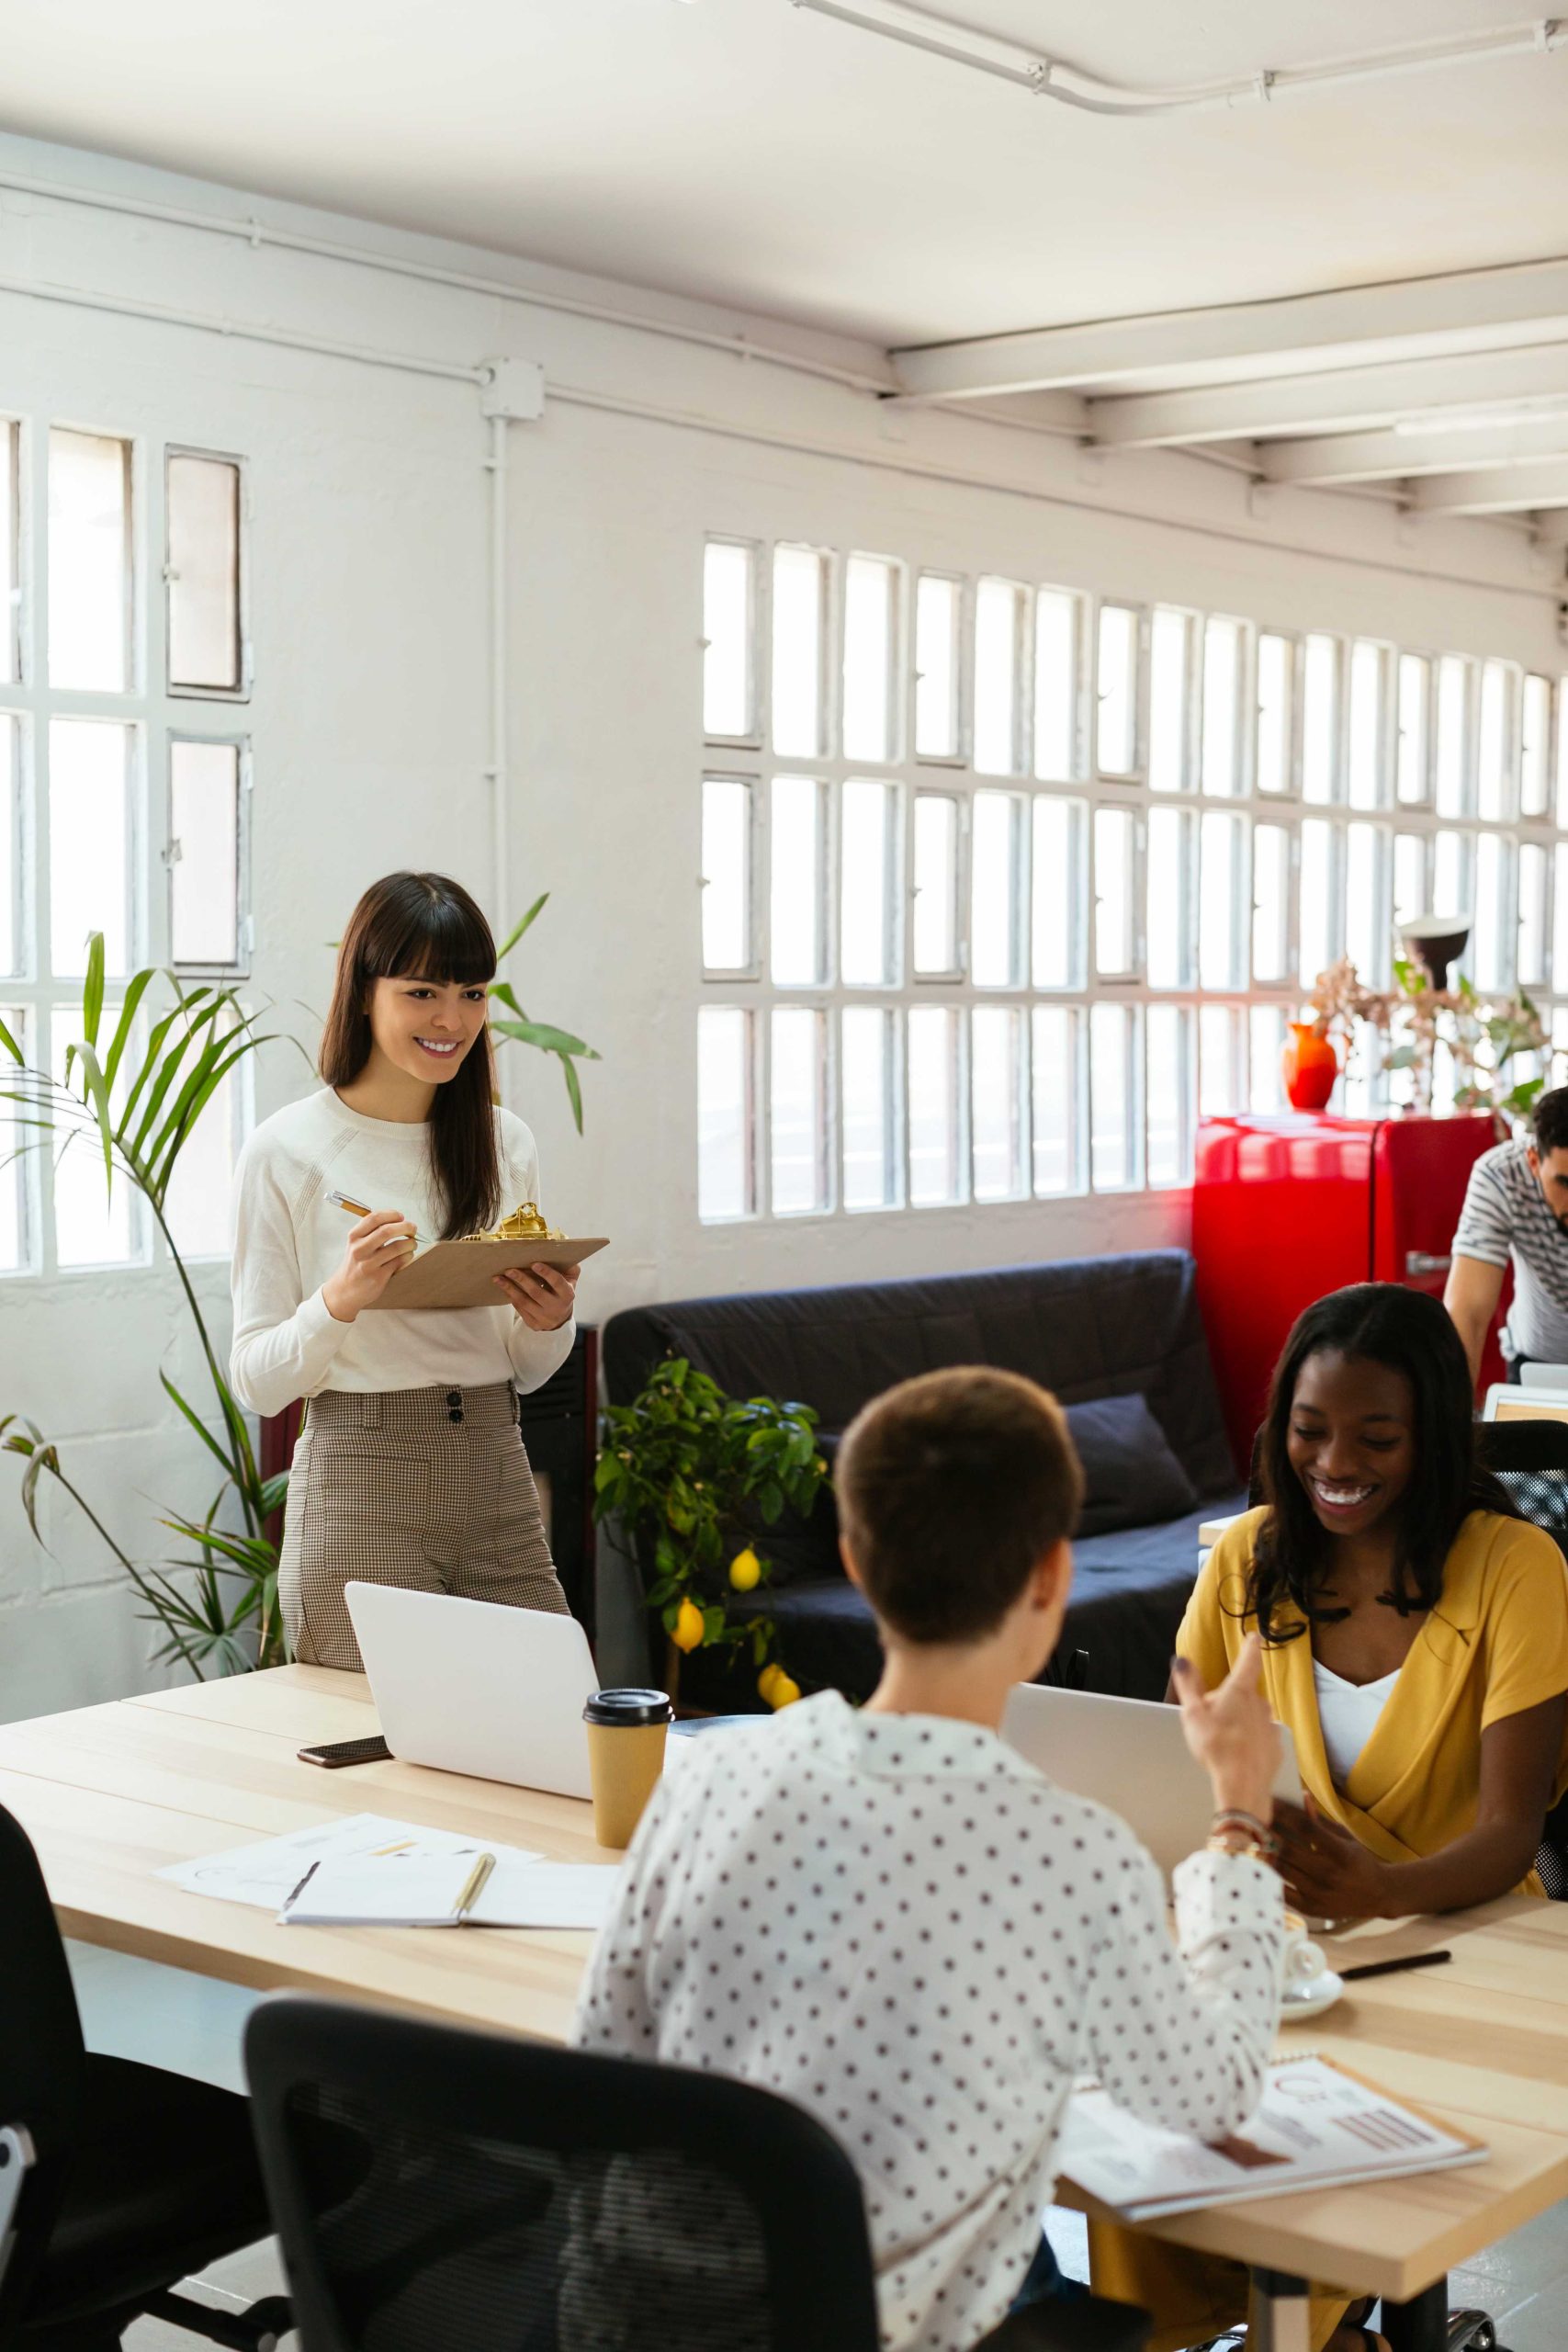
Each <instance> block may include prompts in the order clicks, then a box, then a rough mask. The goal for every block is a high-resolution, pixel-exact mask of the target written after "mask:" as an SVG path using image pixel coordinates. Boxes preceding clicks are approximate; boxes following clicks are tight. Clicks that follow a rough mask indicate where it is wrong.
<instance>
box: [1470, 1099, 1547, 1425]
mask: <svg viewBox="0 0 1568 2352" xmlns="http://www.w3.org/2000/svg"><path fill="white" fill-rule="evenodd" d="M1530 1125H1531V1135H1530V1137H1529V1141H1528V1142H1527V1141H1526V1140H1524V1139H1523V1138H1522V1137H1517V1138H1516V1139H1515V1140H1514V1141H1513V1142H1512V1143H1503V1144H1498V1145H1497V1146H1496V1147H1495V1148H1494V1149H1493V1150H1491V1151H1488V1152H1483V1154H1482V1156H1481V1158H1480V1159H1478V1160H1477V1161H1476V1163H1475V1165H1474V1167H1473V1168H1472V1170H1471V1172H1470V1189H1469V1191H1468V1192H1467V1193H1465V1196H1464V1208H1463V1211H1462V1212H1461V1216H1460V1221H1459V1230H1458V1232H1457V1233H1456V1234H1455V1235H1454V1255H1453V1269H1452V1271H1451V1272H1450V1275H1449V1282H1448V1288H1447V1289H1446V1290H1445V1292H1444V1293H1443V1304H1444V1306H1446V1307H1447V1308H1448V1310H1449V1313H1450V1315H1451V1316H1452V1317H1453V1319H1454V1323H1455V1326H1456V1327H1457V1329H1458V1331H1459V1335H1460V1338H1461V1340H1463V1341H1464V1348H1465V1353H1466V1354H1467V1355H1468V1356H1469V1358H1470V1371H1471V1377H1472V1380H1473V1379H1476V1378H1478V1377H1479V1375H1480V1371H1481V1353H1482V1350H1483V1347H1484V1346H1485V1344H1486V1334H1487V1332H1488V1330H1489V1329H1491V1324H1492V1317H1493V1316H1494V1315H1495V1313H1496V1311H1497V1301H1498V1299H1499V1298H1500V1297H1501V1295H1502V1291H1503V1276H1504V1274H1505V1273H1506V1271H1507V1267H1508V1262H1509V1261H1510V1259H1511V1260H1512V1261H1513V1267H1514V1297H1513V1304H1512V1305H1511V1306H1510V1307H1509V1309H1508V1320H1507V1324H1506V1328H1505V1329H1504V1332H1503V1352H1504V1354H1505V1355H1506V1357H1507V1359H1508V1374H1509V1377H1510V1379H1515V1380H1517V1377H1518V1368H1519V1366H1520V1364H1521V1363H1530V1362H1538V1363H1568V1086H1557V1087H1553V1088H1552V1090H1551V1092H1550V1093H1549V1094H1542V1095H1540V1097H1539V1098H1538V1100H1537V1102H1536V1106H1535V1112H1534V1115H1533V1117H1532V1119H1531V1123H1530Z"/></svg>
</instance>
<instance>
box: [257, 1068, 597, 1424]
mask: <svg viewBox="0 0 1568 2352" xmlns="http://www.w3.org/2000/svg"><path fill="white" fill-rule="evenodd" d="M495 1118H496V1128H497V1138H496V1139H497V1143H498V1146H499V1148H500V1155H501V1193H502V1214H503V1215H504V1214H505V1213H506V1212H507V1211H509V1210H511V1209H513V1208H515V1207H516V1206H517V1204H518V1203H519V1202H521V1201H536V1200H537V1198H538V1194H539V1155H538V1152H537V1150H536V1147H535V1143H534V1138H533V1136H532V1134H531V1133H530V1131H529V1129H528V1128H527V1127H526V1126H525V1125H524V1124H523V1121H522V1120H521V1119H519V1118H516V1117H515V1116H514V1115H513V1113H512V1112H510V1111H502V1110H497V1112H496V1114H495ZM334 1192H342V1193H348V1194H349V1196H350V1198H351V1199H353V1200H356V1201H363V1202H365V1204H366V1205H367V1207H369V1208H374V1209H400V1211H401V1212H402V1214H403V1215H404V1216H406V1217H407V1218H408V1219H409V1220H410V1222H411V1223H412V1225H414V1226H416V1227H418V1229H419V1231H420V1232H421V1233H423V1234H426V1235H429V1236H431V1237H434V1236H435V1235H437V1234H439V1232H440V1230H441V1226H442V1222H443V1214H442V1208H441V1203H440V1196H439V1194H438V1193H437V1190H436V1186H435V1180H434V1170H433V1169H432V1167H431V1164H430V1131H429V1129H428V1127H427V1126H425V1125H408V1124H404V1123H402V1122H400V1121H396V1120H391V1119H367V1117H366V1116H365V1115H364V1114H363V1113H362V1112H359V1111H351V1110H350V1109H349V1108H348V1105H347V1104H346V1103H341V1102H340V1101H339V1100H338V1097H337V1096H336V1094H335V1093H334V1092H333V1090H332V1088H331V1087H322V1088H321V1091H319V1092H318V1093H315V1094H309V1095H307V1096H306V1097H305V1098H304V1100H303V1101H302V1102H299V1103H290V1104H289V1105H288V1109H287V1110H283V1111H278V1112H276V1113H275V1114H274V1115H273V1116H272V1117H271V1118H270V1119H264V1120H263V1122H262V1124H261V1125H260V1126H259V1127H257V1128H256V1130H255V1132H254V1135H253V1136H251V1138H250V1141H249V1142H248V1143H247V1144H246V1146H245V1148H244V1150H243V1153H242V1154H241V1158H240V1165H239V1169H238V1171H237V1173H236V1177H235V1211H234V1257H233V1275H232V1283H233V1298H234V1344H233V1351H232V1354H231V1358H230V1378H231V1385H232V1386H233V1390H234V1394H235V1396H236V1397H238V1398H239V1400H240V1402H241V1404H242V1405H243V1406H245V1407H247V1408H249V1410H250V1411H252V1412H254V1413H276V1412H281V1411H282V1409H283V1408H284V1407H285V1406H286V1405H290V1404H292V1403H293V1402H294V1400H295V1398H296V1397H313V1396H315V1394H316V1393H317V1391H318V1390H319V1389H322V1388H348V1389H356V1390H360V1391H367V1390H374V1391H385V1390H388V1389H394V1388H431V1387H452V1388H471V1387H479V1386H480V1385H485V1384H487V1383H490V1382H493V1381H498V1380H510V1381H513V1382H514V1383H515V1384H516V1385H517V1386H518V1387H519V1388H521V1389H525V1390H527V1389H531V1388H537V1387H539V1386H541V1385H542V1384H543V1383H544V1382H545V1381H547V1379H548V1378H549V1376H550V1374H551V1373H552V1372H555V1371H556V1370H557V1369H558V1366H559V1365H561V1364H562V1363H565V1361H566V1359H567V1357H568V1355H569V1354H570V1351H571V1344H572V1339H573V1336H574V1333H575V1329H576V1326H575V1324H573V1323H567V1324H566V1325H564V1326H563V1327H562V1329H560V1330H558V1331H531V1330H530V1329H528V1327H527V1325H526V1324H525V1323H524V1322H523V1321H522V1320H521V1319H520V1318H519V1317H518V1316H517V1315H516V1314H515V1313H514V1312H513V1308H512V1307H511V1306H510V1305H509V1304H508V1303H507V1302H506V1300H505V1299H504V1298H503V1297H502V1295H501V1294H500V1293H499V1292H498V1293H497V1295H496V1304H495V1306H464V1307H452V1308H444V1307H431V1308H425V1309H423V1310H414V1309H411V1310H410V1311H409V1312H408V1313H407V1314H399V1313H397V1312H396V1311H395V1310H394V1309H393V1308H390V1307H386V1308H382V1307H378V1308H375V1309H374V1310H372V1311H371V1312H370V1313H367V1314H364V1313H362V1314H361V1315H360V1316H358V1317H357V1318H356V1319H355V1321H354V1322H352V1323H340V1322H338V1321H337V1320H336V1319H335V1317H333V1313H332V1311H331V1309H330V1308H329V1307H328V1306H327V1303H326V1301H325V1299H324V1298H323V1297H322V1296H321V1285H322V1284H323V1283H325V1282H327V1281H328V1280H329V1279H330V1278H331V1276H332V1275H333V1274H334V1273H335V1272H337V1270H338V1268H339V1266H340V1265H341V1264H342V1263H343V1253H344V1243H345V1242H346V1241H347V1238H348V1236H349V1233H350V1230H351V1229H352V1227H353V1226H354V1223H355V1219H354V1218H353V1217H352V1216H349V1215H348V1214H347V1213H346V1212H345V1211H344V1210H343V1209H341V1208H338V1207H335V1206H334V1205H333V1204H332V1202H330V1201H329V1200H328V1198H327V1195H328V1193H334Z"/></svg>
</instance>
